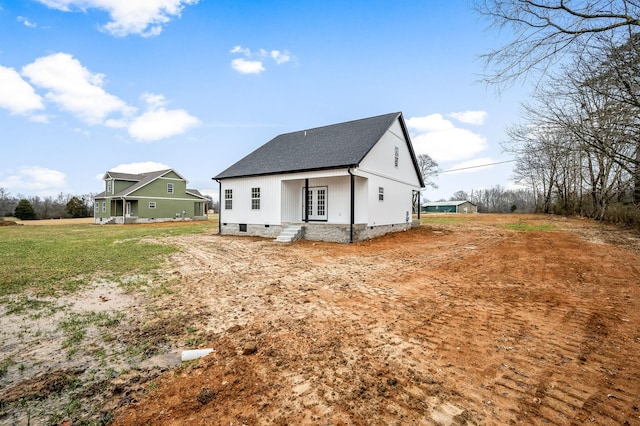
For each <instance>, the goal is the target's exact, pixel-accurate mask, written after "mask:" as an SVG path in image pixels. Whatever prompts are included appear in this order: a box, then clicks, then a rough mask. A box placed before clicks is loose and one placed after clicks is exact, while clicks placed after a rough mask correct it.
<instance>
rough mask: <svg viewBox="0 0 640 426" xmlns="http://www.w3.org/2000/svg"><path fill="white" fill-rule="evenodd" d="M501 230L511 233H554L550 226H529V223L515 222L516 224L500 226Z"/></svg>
mask: <svg viewBox="0 0 640 426" xmlns="http://www.w3.org/2000/svg"><path fill="white" fill-rule="evenodd" d="M501 226H502V227H503V228H506V229H511V230H512V231H523V232H528V231H555V228H554V227H553V226H552V225H546V224H544V225H531V224H529V223H524V222H517V223H506V224H504V225H501Z"/></svg>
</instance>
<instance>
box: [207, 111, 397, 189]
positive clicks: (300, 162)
mask: <svg viewBox="0 0 640 426" xmlns="http://www.w3.org/2000/svg"><path fill="white" fill-rule="evenodd" d="M401 115H402V114H401V113H400V112H394V113H390V114H385V115H379V116H376V117H370V118H363V119H360V120H354V121H348V122H345V123H339V124H332V125H329V126H323V127H316V128H313V129H307V130H300V131H297V132H292V133H285V134H282V135H279V136H276V137H275V138H273V139H271V140H270V141H269V142H267V143H266V144H264V145H262V146H261V147H260V148H258V149H256V150H255V151H253V152H252V153H251V154H249V155H247V156H246V157H244V158H243V159H241V160H240V161H238V162H237V163H235V164H233V165H232V166H231V167H229V168H227V169H226V170H224V171H223V172H221V173H220V174H218V175H217V176H216V177H214V179H226V178H232V177H243V176H258V175H268V174H278V173H288V172H300V171H310V170H323V169H337V168H344V167H353V166H357V165H358V164H359V163H360V162H361V161H362V160H363V159H364V157H365V156H366V155H367V154H368V153H369V151H370V150H371V148H373V146H374V145H375V144H376V143H377V142H378V141H379V140H380V138H381V137H382V136H383V135H384V133H385V132H386V131H387V130H388V129H389V127H391V125H392V124H393V122H394V121H395V120H396V119H397V118H398V117H401Z"/></svg>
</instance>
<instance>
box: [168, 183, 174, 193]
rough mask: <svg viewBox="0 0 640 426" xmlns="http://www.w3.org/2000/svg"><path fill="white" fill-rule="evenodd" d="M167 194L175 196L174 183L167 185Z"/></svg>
mask: <svg viewBox="0 0 640 426" xmlns="http://www.w3.org/2000/svg"><path fill="white" fill-rule="evenodd" d="M167 194H173V184H172V183H168V184H167Z"/></svg>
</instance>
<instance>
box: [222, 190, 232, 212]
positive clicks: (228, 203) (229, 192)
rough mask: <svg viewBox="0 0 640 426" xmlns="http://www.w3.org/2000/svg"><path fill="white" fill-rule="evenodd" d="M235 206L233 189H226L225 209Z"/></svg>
mask: <svg viewBox="0 0 640 426" xmlns="http://www.w3.org/2000/svg"><path fill="white" fill-rule="evenodd" d="M232 208H233V189H225V190H224V209H225V210H231V209H232Z"/></svg>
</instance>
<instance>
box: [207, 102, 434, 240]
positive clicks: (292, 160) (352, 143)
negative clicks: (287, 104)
mask: <svg viewBox="0 0 640 426" xmlns="http://www.w3.org/2000/svg"><path fill="white" fill-rule="evenodd" d="M213 179H215V180H216V181H218V182H219V185H220V234H222V235H225V234H226V235H254V236H263V237H274V238H275V237H278V240H280V241H291V240H292V239H298V238H305V239H309V240H322V241H337V242H353V241H360V240H366V239H369V238H372V237H376V236H379V235H382V234H385V233H388V232H392V231H400V230H406V229H408V228H410V227H412V226H416V225H419V218H418V220H417V221H414V220H413V219H412V217H413V216H412V213H413V212H414V211H415V212H416V213H418V214H419V210H420V209H419V206H420V189H421V188H422V187H423V186H424V182H423V180H422V176H421V174H420V172H419V168H418V162H417V160H416V156H415V153H414V152H413V146H412V145H411V139H410V138H409V132H408V131H407V127H406V125H405V122H404V118H403V117H402V113H400V112H395V113H391V114H385V115H380V116H376V117H370V118H363V119H360V120H355V121H349V122H346V123H339V124H333V125H329V126H324V127H317V128H313V129H307V130H301V131H297V132H293V133H286V134H282V135H279V136H276V137H275V138H274V139H272V140H271V141H269V142H267V143H266V144H265V145H263V146H261V147H260V148H258V149H256V150H255V151H253V152H252V153H251V154H249V155H247V156H246V157H244V158H243V159H241V160H240V161H238V162H237V163H235V164H233V165H232V166H231V167H229V168H228V169H226V170H224V171H223V172H221V173H220V174H218V175H217V176H215V177H214V178H213Z"/></svg>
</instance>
